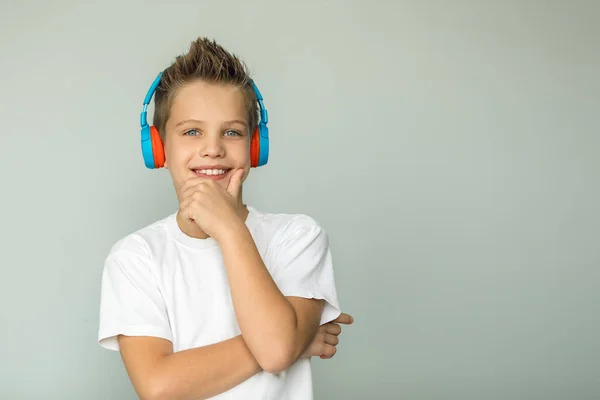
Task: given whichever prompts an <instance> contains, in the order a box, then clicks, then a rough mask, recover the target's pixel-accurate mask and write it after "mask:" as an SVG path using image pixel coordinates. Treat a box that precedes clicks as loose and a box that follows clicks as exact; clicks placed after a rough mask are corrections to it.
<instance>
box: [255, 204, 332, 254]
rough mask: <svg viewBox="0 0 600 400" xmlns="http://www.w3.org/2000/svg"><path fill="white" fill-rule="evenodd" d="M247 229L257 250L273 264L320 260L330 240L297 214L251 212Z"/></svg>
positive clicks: (310, 219)
mask: <svg viewBox="0 0 600 400" xmlns="http://www.w3.org/2000/svg"><path fill="white" fill-rule="evenodd" d="M250 217H251V218H252V220H251V223H250V224H249V228H250V230H251V231H252V235H253V236H254V238H255V242H256V243H257V245H258V246H259V249H263V251H264V254H265V256H266V259H267V260H272V261H273V262H274V263H277V262H278V261H281V260H282V259H288V258H294V257H296V256H298V255H300V254H304V255H308V254H312V255H313V256H314V257H319V256H320V255H323V254H325V253H327V252H328V250H329V236H328V234H327V232H326V231H325V229H324V228H323V226H322V225H321V224H320V223H319V222H318V221H317V220H316V219H315V218H313V217H311V216H309V215H307V214H300V213H274V212H265V211H259V210H256V209H254V208H250Z"/></svg>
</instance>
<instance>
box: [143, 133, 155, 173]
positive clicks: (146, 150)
mask: <svg viewBox="0 0 600 400" xmlns="http://www.w3.org/2000/svg"><path fill="white" fill-rule="evenodd" d="M142 156H143V157H144V164H145V165H146V168H151V169H152V168H154V154H153V153H152V137H151V135H150V127H149V126H148V125H145V126H143V127H142Z"/></svg>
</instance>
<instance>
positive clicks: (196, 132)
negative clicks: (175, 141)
mask: <svg viewBox="0 0 600 400" xmlns="http://www.w3.org/2000/svg"><path fill="white" fill-rule="evenodd" d="M183 134H184V135H187V136H196V135H199V134H200V132H198V131H197V130H196V129H190V130H189V131H185V132H184V133H183Z"/></svg>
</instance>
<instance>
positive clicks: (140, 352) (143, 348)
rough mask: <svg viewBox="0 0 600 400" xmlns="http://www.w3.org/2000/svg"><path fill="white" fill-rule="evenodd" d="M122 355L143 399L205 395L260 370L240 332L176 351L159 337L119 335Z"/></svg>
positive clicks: (178, 398) (220, 390) (180, 399)
mask: <svg viewBox="0 0 600 400" xmlns="http://www.w3.org/2000/svg"><path fill="white" fill-rule="evenodd" d="M118 340H119V346H120V351H121V357H122V359H123V363H124V364H125V368H126V370H127V373H128V375H129V378H130V379H131V382H132V384H133V386H134V388H135V390H136V392H137V394H138V396H139V397H140V398H141V399H142V400H154V399H177V400H186V399H190V400H191V399H194V400H195V399H201V398H202V399H204V398H207V397H211V396H215V395H217V394H219V393H222V392H225V391H226V390H229V389H230V388H232V387H234V386H237V385H239V384H240V383H242V382H243V381H245V380H246V379H248V378H250V377H251V376H253V375H255V374H256V373H258V372H260V370H261V368H260V366H259V364H258V363H257V362H256V360H255V358H254V356H253V355H252V353H251V352H250V350H249V349H248V347H247V346H246V343H245V342H244V340H243V338H242V337H241V336H237V337H234V338H232V339H229V340H226V341H223V342H220V343H216V344H212V345H209V346H204V347H198V348H195V349H189V350H183V351H179V352H176V353H173V346H172V344H171V342H170V341H168V340H165V339H162V338H157V337H144V336H123V335H120V336H119V337H118Z"/></svg>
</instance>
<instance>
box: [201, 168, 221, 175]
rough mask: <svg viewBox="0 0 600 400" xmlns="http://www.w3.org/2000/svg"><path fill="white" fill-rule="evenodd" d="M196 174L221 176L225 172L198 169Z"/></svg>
mask: <svg viewBox="0 0 600 400" xmlns="http://www.w3.org/2000/svg"><path fill="white" fill-rule="evenodd" d="M198 172H200V173H201V174H205V175H223V174H224V173H225V172H227V171H226V170H224V169H200V170H198Z"/></svg>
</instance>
